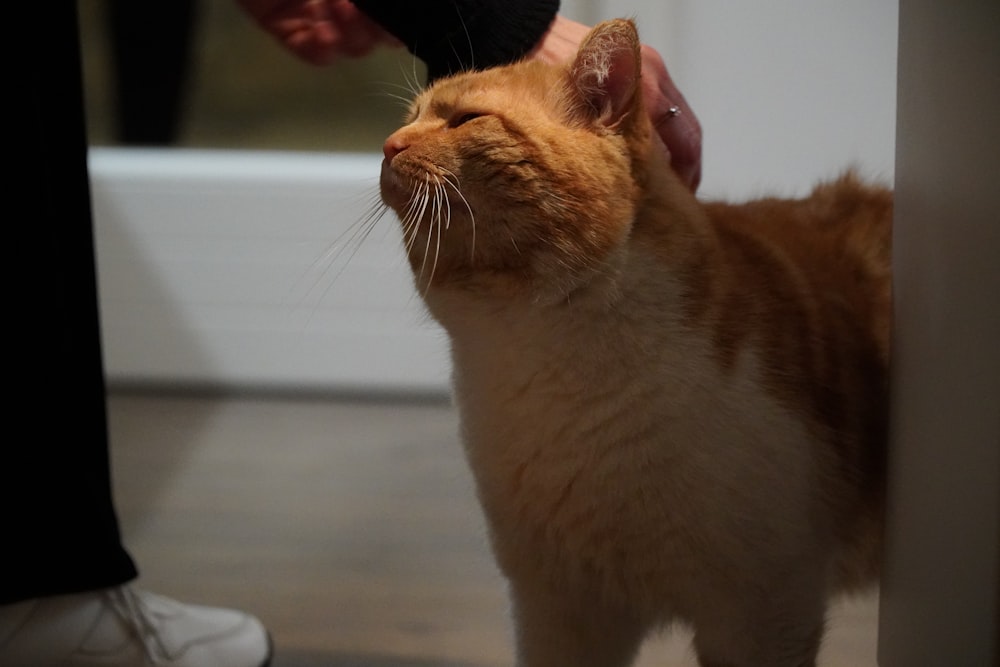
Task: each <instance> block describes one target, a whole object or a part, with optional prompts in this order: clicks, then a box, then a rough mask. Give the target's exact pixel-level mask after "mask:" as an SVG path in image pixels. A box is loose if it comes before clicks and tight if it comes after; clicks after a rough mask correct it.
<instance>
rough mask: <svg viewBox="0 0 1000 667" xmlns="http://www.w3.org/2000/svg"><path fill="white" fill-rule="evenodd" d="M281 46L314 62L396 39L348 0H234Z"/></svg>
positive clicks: (361, 51) (353, 54)
mask: <svg viewBox="0 0 1000 667" xmlns="http://www.w3.org/2000/svg"><path fill="white" fill-rule="evenodd" d="M237 3H238V4H239V5H240V6H241V7H243V9H244V10H246V12H247V13H248V14H249V15H250V16H251V17H252V18H253V19H254V20H255V21H256V22H257V24H258V25H260V27H261V28H263V29H264V30H265V31H266V32H268V33H270V34H271V35H272V36H273V37H274V38H275V39H277V40H278V41H279V42H280V43H281V44H282V45H283V46H285V48H287V49H288V50H289V51H291V52H292V53H294V54H295V55H297V56H298V57H300V58H302V59H303V60H306V61H308V62H310V63H313V64H315V65H326V64H329V63H331V62H333V61H334V60H336V59H337V58H339V57H348V58H357V57H360V56H364V55H367V54H368V53H370V52H371V51H373V50H374V49H375V48H377V47H379V46H400V44H399V42H398V41H397V40H396V39H395V38H394V37H392V36H391V35H390V34H389V33H388V32H386V31H385V30H383V29H382V28H381V27H380V26H379V25H378V24H377V23H375V22H374V21H372V20H371V19H369V18H368V17H367V16H365V14H363V13H362V12H361V11H360V10H359V9H358V8H357V7H355V6H354V5H353V4H351V2H349V0H237Z"/></svg>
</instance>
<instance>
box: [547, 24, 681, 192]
mask: <svg viewBox="0 0 1000 667" xmlns="http://www.w3.org/2000/svg"><path fill="white" fill-rule="evenodd" d="M589 32H590V28H589V27H587V26H585V25H583V24H582V23H577V22H576V21H572V20H570V19H567V18H565V17H563V16H561V15H559V16H556V18H555V20H554V21H553V22H552V25H551V26H550V27H549V30H548V32H547V33H545V35H544V36H543V37H542V39H541V41H540V42H539V43H538V46H537V47H535V49H534V51H532V52H531V53H530V54H528V55H529V57H531V58H534V59H536V60H541V61H543V62H548V63H554V64H558V63H563V62H566V61H568V60H570V59H572V58H573V56H574V55H575V54H576V52H577V49H578V48H579V46H580V44H581V43H582V42H583V40H584V38H585V37H586V36H587V33H589ZM642 96H643V101H644V102H645V105H646V112H647V113H648V114H649V117H650V119H651V120H652V121H653V127H654V128H655V129H656V133H657V135H659V137H660V139H661V140H662V142H663V145H664V148H665V150H666V151H667V154H668V155H669V157H670V165H671V166H672V167H673V169H674V171H675V172H676V173H677V175H678V176H680V178H681V180H682V181H684V182H685V183H686V184H687V186H688V187H689V188H691V191H692V192H694V191H695V190H697V189H698V184H699V183H700V182H701V124H700V123H699V122H698V118H697V117H695V115H694V112H693V111H691V107H689V106H688V103H687V101H686V100H685V99H684V96H683V95H681V92H680V91H679V90H678V89H677V86H676V85H674V82H673V80H672V79H671V78H670V74H669V73H668V72H667V67H666V65H665V64H664V62H663V58H662V57H661V56H660V54H659V53H657V51H656V49H654V48H652V47H650V46H647V45H645V44H643V45H642Z"/></svg>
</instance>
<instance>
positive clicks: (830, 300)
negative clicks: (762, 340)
mask: <svg viewBox="0 0 1000 667" xmlns="http://www.w3.org/2000/svg"><path fill="white" fill-rule="evenodd" d="M705 210H706V212H707V213H708V218H709V221H710V223H711V226H712V228H713V231H714V232H715V236H716V238H717V239H718V247H717V252H719V253H721V255H722V258H721V261H720V262H717V263H715V266H714V270H713V272H712V274H711V276H710V282H711V283H712V284H711V285H709V286H707V287H708V289H709V291H710V292H711V293H713V294H714V295H715V296H716V297H717V298H718V299H721V300H722V302H723V303H722V304H721V305H722V307H721V308H719V309H718V310H717V312H729V314H730V316H731V317H733V318H739V316H740V313H738V312H737V311H740V310H744V311H752V312H743V313H742V315H744V316H748V317H743V318H742V321H744V322H745V323H746V324H747V325H756V326H763V327H770V328H771V329H772V330H775V331H780V330H788V329H789V328H790V327H791V328H799V329H800V331H799V333H800V334H801V335H800V336H799V338H800V339H802V340H804V341H807V342H808V341H810V340H812V334H815V331H813V329H815V328H816V327H834V329H835V330H836V331H830V330H829V329H828V333H830V334H831V335H832V334H834V333H837V332H839V333H842V334H843V335H844V336H851V337H858V338H863V339H866V340H868V341H870V342H872V343H873V344H875V345H876V346H877V348H878V351H879V356H880V357H881V358H882V359H883V360H885V361H886V362H887V360H888V354H889V314H890V313H889V309H890V304H891V246H892V241H891V236H892V211H893V197H892V191H891V190H889V189H887V188H884V187H880V186H877V185H874V184H869V183H865V182H863V181H862V180H860V179H859V178H858V177H857V176H856V175H855V174H854V173H853V172H847V173H845V174H844V175H842V176H841V177H840V178H838V179H836V180H833V181H829V182H825V183H822V184H820V185H819V186H817V187H816V188H815V189H814V190H813V191H812V192H811V193H810V194H809V195H808V196H807V197H804V198H801V199H780V198H762V199H757V200H753V201H750V202H746V203H743V204H725V203H709V204H707V205H706V206H705ZM717 305H718V304H717ZM734 323H735V321H734ZM735 328H737V329H738V327H735ZM841 329H843V330H842V331H841ZM731 331H732V333H733V334H734V335H735V333H736V332H735V331H733V330H731ZM831 342H836V341H831Z"/></svg>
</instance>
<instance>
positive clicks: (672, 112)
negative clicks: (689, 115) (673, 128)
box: [667, 104, 681, 118]
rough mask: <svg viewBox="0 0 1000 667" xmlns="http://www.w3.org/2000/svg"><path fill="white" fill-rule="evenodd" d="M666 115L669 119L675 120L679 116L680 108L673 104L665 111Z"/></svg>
mask: <svg viewBox="0 0 1000 667" xmlns="http://www.w3.org/2000/svg"><path fill="white" fill-rule="evenodd" d="M667 115H668V116H670V117H671V118H677V117H678V116H680V115H681V108H680V107H679V106H677V105H676V104H674V105H672V106H671V107H670V108H669V109H667Z"/></svg>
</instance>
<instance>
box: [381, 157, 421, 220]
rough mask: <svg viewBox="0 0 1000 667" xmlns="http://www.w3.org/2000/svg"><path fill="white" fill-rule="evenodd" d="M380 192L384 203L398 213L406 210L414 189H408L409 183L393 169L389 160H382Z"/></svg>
mask: <svg viewBox="0 0 1000 667" xmlns="http://www.w3.org/2000/svg"><path fill="white" fill-rule="evenodd" d="M379 190H380V193H381V195H382V201H384V202H385V203H386V204H387V205H388V206H389V208H391V209H393V210H394V211H396V212H397V213H399V212H400V211H402V210H403V209H405V208H406V205H407V204H408V203H409V202H410V199H411V198H412V197H413V191H412V189H411V188H410V187H408V183H407V182H406V181H405V180H404V179H403V177H401V176H400V175H399V173H398V172H396V170H394V169H393V168H392V166H391V165H390V164H389V160H382V174H381V175H380V176H379Z"/></svg>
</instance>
